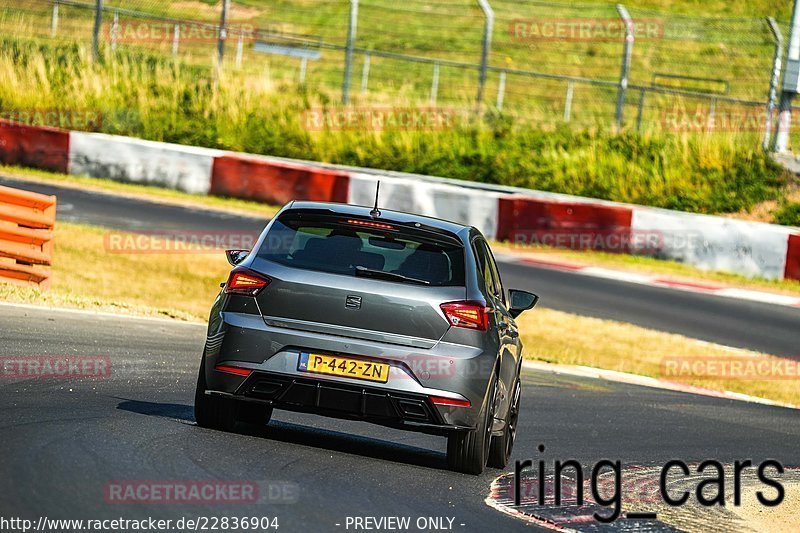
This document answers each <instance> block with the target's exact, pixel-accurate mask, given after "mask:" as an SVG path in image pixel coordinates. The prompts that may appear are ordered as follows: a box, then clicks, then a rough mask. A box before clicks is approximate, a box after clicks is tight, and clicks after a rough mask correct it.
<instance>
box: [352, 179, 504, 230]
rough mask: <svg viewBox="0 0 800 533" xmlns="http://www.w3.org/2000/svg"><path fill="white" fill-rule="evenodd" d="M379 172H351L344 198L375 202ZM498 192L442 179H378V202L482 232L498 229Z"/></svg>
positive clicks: (360, 202)
mask: <svg viewBox="0 0 800 533" xmlns="http://www.w3.org/2000/svg"><path fill="white" fill-rule="evenodd" d="M379 179H381V178H380V177H379V176H373V175H371V174H352V175H351V176H350V189H349V193H348V197H347V201H348V202H349V203H351V204H355V205H368V206H371V205H373V203H374V202H375V185H376V183H377V182H378V180H379ZM500 196H501V194H500V193H496V192H491V191H474V190H469V189H464V188H458V187H453V186H452V185H446V184H441V183H429V182H424V181H419V180H410V179H399V178H390V179H381V193H380V204H381V205H382V206H385V207H389V208H391V209H394V210H397V211H406V212H408V213H417V214H420V215H426V216H430V217H436V218H443V219H445V220H450V221H453V222H457V223H459V224H465V225H468V226H475V227H476V228H478V229H479V230H481V232H483V234H484V235H486V236H488V237H490V238H491V237H493V236H494V235H495V232H496V231H497V205H498V200H499V198H500Z"/></svg>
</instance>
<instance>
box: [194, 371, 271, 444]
mask: <svg viewBox="0 0 800 533" xmlns="http://www.w3.org/2000/svg"><path fill="white" fill-rule="evenodd" d="M205 365H206V363H205V359H203V361H202V362H201V363H200V373H199V374H198V376H197V388H196V389H195V394H194V419H195V420H196V421H197V425H198V426H200V427H204V428H209V429H216V430H219V431H233V430H234V429H235V427H236V422H242V423H244V424H248V425H254V426H263V425H266V424H267V423H268V422H269V419H270V417H271V416H272V408H271V407H266V406H263V405H259V404H256V403H247V402H237V401H235V400H231V399H230V398H222V397H220V396H209V395H208V394H206V390H207V389H208V387H207V385H206V368H205Z"/></svg>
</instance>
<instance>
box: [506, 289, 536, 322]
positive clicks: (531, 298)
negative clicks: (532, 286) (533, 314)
mask: <svg viewBox="0 0 800 533" xmlns="http://www.w3.org/2000/svg"><path fill="white" fill-rule="evenodd" d="M508 300H509V304H510V305H509V309H508V311H509V313H511V316H512V317H514V318H517V317H518V316H519V315H520V314H522V312H523V311H527V310H528V309H532V308H533V306H535V305H536V303H537V302H538V301H539V297H538V296H536V295H535V294H533V293H532V292H528V291H520V290H517V289H509V291H508Z"/></svg>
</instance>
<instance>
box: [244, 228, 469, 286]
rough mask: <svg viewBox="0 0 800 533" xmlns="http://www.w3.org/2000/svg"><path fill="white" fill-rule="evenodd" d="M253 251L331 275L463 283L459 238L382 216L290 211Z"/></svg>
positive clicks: (261, 255) (292, 264)
mask: <svg viewBox="0 0 800 533" xmlns="http://www.w3.org/2000/svg"><path fill="white" fill-rule="evenodd" d="M257 256H258V257H260V258H262V259H266V260H268V261H274V262H275V263H280V264H281V265H286V266H290V267H294V268H302V269H305V270H315V271H319V272H329V273H332V274H343V275H351V276H362V277H372V278H376V279H382V280H386V281H396V282H399V283H404V282H407V283H418V284H423V285H431V286H440V287H441V286H463V285H464V248H463V246H462V245H461V244H460V241H458V239H457V237H455V236H454V235H452V234H447V235H438V234H436V233H434V232H431V231H424V230H418V229H415V228H407V227H404V226H399V225H395V224H392V223H391V222H385V221H383V220H372V219H360V218H352V217H347V216H343V215H336V216H331V215H309V214H307V213H294V214H293V213H292V212H288V213H285V214H284V215H282V216H281V217H280V218H279V219H277V220H276V221H275V222H274V223H273V225H272V227H271V228H270V230H269V233H268V234H267V237H266V239H265V240H264V243H263V244H262V245H261V248H260V249H259V250H258V253H257Z"/></svg>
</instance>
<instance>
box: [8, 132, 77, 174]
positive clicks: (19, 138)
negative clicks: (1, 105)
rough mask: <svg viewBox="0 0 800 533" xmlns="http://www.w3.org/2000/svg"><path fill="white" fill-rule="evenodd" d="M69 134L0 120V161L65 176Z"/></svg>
mask: <svg viewBox="0 0 800 533" xmlns="http://www.w3.org/2000/svg"><path fill="white" fill-rule="evenodd" d="M69 141H70V133H69V132H67V131H62V130H58V129H55V128H45V127H39V126H26V125H24V124H19V123H16V122H9V121H7V120H0V161H2V162H3V163H4V164H6V165H19V166H24V167H33V168H40V169H43V170H51V171H53V172H62V173H66V172H67V169H68V164H69Z"/></svg>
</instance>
